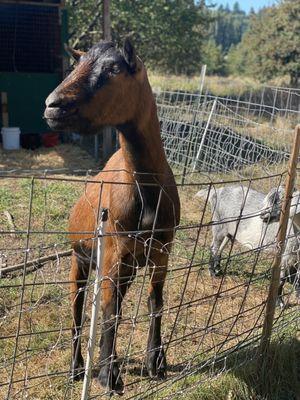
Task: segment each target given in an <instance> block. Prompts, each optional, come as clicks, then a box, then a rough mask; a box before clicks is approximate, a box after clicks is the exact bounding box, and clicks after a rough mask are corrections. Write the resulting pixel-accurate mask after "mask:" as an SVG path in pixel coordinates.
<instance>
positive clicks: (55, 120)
mask: <svg viewBox="0 0 300 400" xmlns="http://www.w3.org/2000/svg"><path fill="white" fill-rule="evenodd" d="M44 119H45V120H46V121H47V124H48V125H49V127H50V128H51V129H56V130H69V129H72V127H73V126H74V125H75V126H76V120H77V119H78V109H77V108H61V107H46V109H45V111H44Z"/></svg>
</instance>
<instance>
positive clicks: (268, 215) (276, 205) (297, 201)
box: [260, 186, 300, 222]
mask: <svg viewBox="0 0 300 400" xmlns="http://www.w3.org/2000/svg"><path fill="white" fill-rule="evenodd" d="M284 194H285V190H284V188H283V187H282V186H279V187H278V188H273V189H271V190H270V192H269V193H268V194H267V195H266V197H265V199H264V204H263V207H262V209H261V212H260V217H261V219H262V220H263V221H264V222H277V221H279V218H280V212H281V206H282V202H283V199H284ZM296 215H297V216H298V215H300V192H298V191H294V193H293V197H292V201H291V208H290V215H289V218H292V219H293V218H294V217H295V216H296Z"/></svg>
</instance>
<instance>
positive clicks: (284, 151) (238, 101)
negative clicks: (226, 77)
mask: <svg viewBox="0 0 300 400" xmlns="http://www.w3.org/2000/svg"><path fill="white" fill-rule="evenodd" d="M299 94H300V92H299V90H297V89H291V88H286V89H285V88H275V87H274V88H273V87H264V88H263V90H262V92H261V93H259V94H258V93H256V95H255V97H254V95H252V94H251V93H249V98H245V97H244V98H243V97H235V98H232V97H230V96H228V97H221V96H219V97H218V96H214V95H211V94H210V93H209V92H208V91H207V90H206V92H205V93H203V94H199V93H198V94H197V93H194V94H191V93H187V92H180V91H177V92H172V91H157V92H156V100H157V104H158V111H159V117H160V122H161V131H162V138H163V141H164V146H165V150H166V154H167V156H168V159H169V162H170V164H171V165H172V166H173V168H175V169H177V170H178V171H181V172H182V171H183V175H185V174H187V173H189V172H195V171H207V172H222V173H227V172H230V171H233V170H236V171H240V173H241V174H243V169H245V168H247V167H248V170H249V169H250V170H252V167H253V165H255V164H257V163H260V167H263V168H264V169H265V170H266V173H271V170H273V169H274V166H276V165H277V164H278V163H280V165H282V164H283V163H284V162H286V161H287V160H288V157H289V153H290V151H291V146H292V142H293V132H294V127H295V125H296V124H297V123H298V122H299V119H300V118H299V117H300V110H299V104H300V103H299ZM244 96H245V95H244Z"/></svg>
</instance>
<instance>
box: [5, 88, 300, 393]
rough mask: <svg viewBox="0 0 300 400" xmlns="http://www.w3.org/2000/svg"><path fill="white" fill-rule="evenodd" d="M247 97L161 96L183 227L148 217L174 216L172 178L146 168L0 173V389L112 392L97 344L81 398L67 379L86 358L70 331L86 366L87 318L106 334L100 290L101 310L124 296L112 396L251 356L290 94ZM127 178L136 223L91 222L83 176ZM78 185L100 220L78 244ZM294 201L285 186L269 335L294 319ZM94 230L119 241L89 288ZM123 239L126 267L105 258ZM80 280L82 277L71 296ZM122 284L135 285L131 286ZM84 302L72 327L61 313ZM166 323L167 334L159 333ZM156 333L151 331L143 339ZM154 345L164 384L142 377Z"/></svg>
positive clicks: (182, 389) (294, 117) (285, 330)
mask: <svg viewBox="0 0 300 400" xmlns="http://www.w3.org/2000/svg"><path fill="white" fill-rule="evenodd" d="M249 96H250V97H249V98H245V97H239V98H235V99H233V98H231V99H230V98H221V97H215V96H212V95H210V94H209V93H208V92H206V93H204V94H201V95H200V94H199V95H197V94H189V93H182V92H160V93H157V94H156V100H157V104H158V111H159V117H160V121H161V131H162V138H163V142H164V148H165V152H166V154H167V158H168V161H169V163H170V165H171V166H172V168H173V171H174V173H175V174H176V176H175V178H176V186H177V189H178V192H179V196H180V202H181V219H180V223H176V224H175V225H176V226H175V228H174V227H172V229H171V228H166V227H165V226H159V225H157V224H156V222H157V219H156V218H155V215H158V214H159V213H161V214H162V215H163V214H166V213H172V212H173V211H172V210H173V208H172V204H170V205H169V207H163V206H162V203H161V198H162V196H165V193H167V192H168V190H169V187H168V186H167V185H164V184H162V183H160V184H157V183H153V177H152V179H151V183H149V182H148V183H147V182H146V183H145V182H140V181H139V180H138V178H137V176H135V177H133V180H132V183H124V182H123V181H117V180H114V181H113V182H111V181H109V180H108V179H107V176H106V175H105V173H103V175H102V176H100V178H99V177H98V178H97V179H98V181H97V182H95V178H94V175H95V174H96V172H97V171H88V172H87V171H81V170H74V171H71V170H63V169H61V170H56V171H55V170H52V171H43V172H42V171H37V170H36V171H34V173H33V171H30V170H27V171H25V170H23V171H17V170H10V171H8V170H7V171H1V174H0V182H1V183H0V207H1V213H0V232H1V236H0V272H1V280H0V316H1V319H0V326H1V333H0V371H1V372H0V397H1V398H5V399H23V398H29V399H48V398H55V399H78V398H80V397H82V396H83V397H82V398H83V399H86V398H89V399H96V398H102V397H104V396H106V395H109V394H111V392H112V391H111V388H110V387H101V386H100V385H99V382H98V381H97V377H99V372H101V371H100V367H103V359H101V358H100V362H99V355H98V353H99V351H98V349H97V346H96V349H95V351H94V354H93V355H92V354H91V353H89V356H90V357H91V361H92V365H91V367H90V368H89V370H88V372H89V373H91V375H92V377H95V378H96V379H93V380H92V381H91V383H90V384H89V382H88V384H87V385H86V391H85V394H84V395H83V394H82V393H84V392H83V390H85V389H83V388H82V382H81V381H75V382H74V381H73V380H74V378H76V377H79V376H77V375H80V377H83V375H84V374H83V372H86V371H84V370H82V369H83V365H81V370H80V368H79V369H78V368H77V369H75V371H73V374H72V373H71V371H72V367H74V365H73V362H72V351H73V352H74V344H75V345H76V346H75V347H76V348H77V349H78V347H77V344H78V339H79V338H80V339H81V345H82V355H83V358H84V360H85V361H86V359H87V358H88V357H87V352H88V351H90V347H89V340H91V338H90V337H89V335H90V333H89V332H90V328H91V325H93V324H95V326H96V332H97V336H96V343H98V342H99V340H100V332H101V331H102V334H103V332H104V333H105V332H106V331H107V330H108V329H107V317H106V319H105V318H104V317H103V316H100V317H99V318H96V319H95V317H93V314H92V311H91V310H93V309H94V308H95V305H94V304H95V298H93V292H94V288H95V287H96V290H95V293H96V295H100V298H101V300H102V307H103V303H105V302H106V303H107V300H105V299H107V293H108V292H109V290H110V289H111V288H113V289H114V293H115V296H116V298H115V301H116V303H117V304H120V302H121V300H123V297H124V301H123V303H122V309H121V308H120V306H118V307H117V309H116V310H114V312H112V313H111V314H110V317H109V321H110V323H111V325H110V328H109V329H111V328H112V330H113V331H114V334H112V336H111V337H112V338H113V341H114V344H113V346H112V348H114V347H115V345H116V347H117V354H118V355H117V356H116V354H115V353H114V351H112V353H110V354H106V358H105V360H104V361H105V362H106V365H110V368H111V370H112V369H114V368H115V366H116V365H118V369H117V376H115V379H117V380H120V379H121V378H122V381H123V383H124V388H121V389H120V390H119V391H123V389H124V392H125V398H127V399H131V398H139V399H142V398H160V399H171V398H172V399H173V398H181V396H185V397H186V396H187V394H188V393H189V392H193V390H196V389H197V387H199V385H201V384H207V383H208V382H209V381H210V379H211V378H215V377H218V376H219V375H220V374H221V373H222V372H224V371H228V370H236V369H237V368H243V367H245V366H247V365H250V364H251V363H253V362H254V361H255V360H256V359H257V354H258V344H259V342H260V340H261V335H262V328H263V323H264V315H265V307H266V301H267V296H268V290H269V286H270V276H271V266H272V263H273V260H274V255H275V254H276V252H277V234H278V229H279V222H278V220H279V216H280V206H281V201H282V185H283V184H284V182H285V180H286V178H287V175H288V173H287V160H288V159H289V157H290V153H291V148H292V140H293V128H294V126H295V123H296V122H297V121H298V120H299V99H298V96H299V91H297V90H293V89H283V88H268V89H267V88H266V89H265V90H264V91H263V92H262V93H261V96H258V95H257V94H255V95H254V94H251V93H250V94H249ZM146 181H147V179H146ZM128 184H129V185H132V187H134V189H135V190H134V193H135V197H136V201H137V202H138V204H140V214H139V215H137V216H136V219H135V221H133V222H132V229H130V230H126V229H124V228H123V227H122V226H121V225H120V223H119V221H118V216H116V215H113V213H112V210H111V209H110V208H109V207H108V215H109V221H110V224H111V225H113V226H114V229H110V230H108V231H104V232H100V233H99V224H100V220H99V216H100V208H101V206H102V205H101V201H99V202H98V203H97V205H96V206H95V203H93V201H94V200H93V199H92V198H91V197H90V194H89V187H90V186H91V185H96V188H97V190H96V192H97V193H99V192H101V190H102V188H103V187H105V186H106V185H111V186H112V187H113V188H114V189H115V192H116V193H118V192H119V193H124V192H126V190H125V186H126V185H128ZM149 185H150V186H149ZM149 187H150V189H149ZM296 187H297V185H296ZM147 190H148V193H149V190H150V192H151V193H152V195H153V198H154V199H155V204H154V218H153V221H154V222H153V224H150V225H149V224H148V225H147V223H145V221H147V218H146V217H147V212H148V209H147V207H148V204H147V198H146V196H145V193H146V192H147ZM153 193H154V194H155V195H154V194H153ZM80 196H82V197H81V198H82V199H83V200H82V201H84V202H85V204H86V206H85V207H86V208H85V210H86V215H85V216H84V217H85V218H88V215H89V214H92V215H93V216H94V217H93V218H94V220H93V221H94V222H93V223H92V224H90V228H89V230H87V231H82V232H77V233H78V234H80V235H81V236H80V239H78V240H75V239H74V237H72V235H70V232H69V227H68V220H69V215H70V210H71V209H72V206H73V205H74V203H75V202H76V201H77V200H78V199H79V198H80ZM299 198H300V196H299V192H297V191H295V192H294V193H293V200H292V207H291V213H290V218H289V222H288V232H287V236H286V240H285V244H286V246H285V251H284V255H283V261H282V268H281V270H282V274H281V283H284V286H283V293H282V295H281V296H280V297H279V298H278V300H280V301H279V302H280V303H281V305H282V306H283V305H284V307H281V308H280V307H278V308H277V310H276V314H275V321H274V324H273V328H272V332H273V336H274V337H276V339H278V341H279V342H280V340H281V338H283V337H284V336H285V335H289V334H291V335H293V333H294V331H295V330H296V329H297V328H299V309H298V307H297V302H298V298H297V295H298V297H299V287H300V282H299V270H298V263H299V241H298V237H299V226H300V220H299V221H298V219H299V218H300V217H299V215H300V214H299V210H298V202H299ZM125 200H126V199H125V198H123V199H122V201H123V202H124V208H126V206H127V204H126V201H125ZM173 206H174V205H173ZM167 208H168V209H167ZM144 212H145V215H146V217H145V216H144V217H145V218H144V217H143V213H144ZM137 214H138V213H137ZM266 214H267V217H266ZM143 218H144V219H143ZM143 224H144V225H143ZM145 224H146V225H145ZM170 231H172V232H171V233H170ZM173 234H174V236H173ZM168 238H170V239H168ZM101 241H102V242H103V241H104V243H105V242H107V243H108V242H109V241H111V242H112V243H114V246H115V251H114V252H112V253H111V254H110V256H111V257H110V264H109V265H110V267H109V268H106V269H102V272H101V274H100V277H99V279H100V283H101V289H99V290H98V289H97V286H95V283H96V284H97V279H96V278H97V277H96V278H95V274H94V273H93V272H92V269H94V268H95V267H96V265H98V264H99V259H100V257H97V252H98V253H99V251H100V250H99V248H100V247H101V246H100V247H99V243H100V242H101ZM124 243H125V245H126V246H127V250H128V251H127V255H126V259H123V260H122V262H121V263H120V262H119V261H116V259H115V258H114V257H115V254H118V252H119V250H120V247H121V244H122V246H123V244H124ZM87 244H89V247H88V250H87ZM72 245H73V247H74V248H75V250H72V249H71V246H72ZM100 253H101V252H100ZM104 254H105V252H104ZM98 255H99V254H98ZM74 257H75V258H76V259H77V262H79V263H81V266H82V268H83V267H84V268H87V267H88V274H87V275H88V276H87V282H86V280H85V279H78V276H77V279H74V276H73V275H72V273H71V275H70V269H71V263H72V262H74ZM72 259H73V261H72ZM97 260H98V261H97ZM166 260H168V262H167V261H166ZM100 264H101V263H100ZM166 264H168V268H167V269H166V268H165V267H166ZM98 267H99V265H98ZM161 267H163V268H161ZM124 271H125V272H124ZM157 271H160V272H161V273H162V275H161V278H160V279H159V280H158V282H159V283H160V285H161V286H162V284H163V282H164V289H163V296H162V297H163V304H162V303H161V300H162V299H160V300H159V305H158V306H155V304H154V303H155V302H153V301H152V302H151V296H150V300H149V285H150V294H151V282H152V283H153V277H154V275H155V274H156V272H157ZM162 271H163V272H162ZM124 282H125V283H126V285H125V283H124ZM74 283H76V284H80V283H83V285H82V286H80V287H79V289H78V287H77V286H76V287H77V289H78V291H77V289H76V290H75V289H74ZM124 285H125V286H126V287H127V286H130V288H129V290H128V293H126V296H125V293H124V290H123V288H124ZM109 287H110V289H109ZM281 289H282V288H281V287H280V290H281ZM278 294H280V293H278ZM70 297H71V300H70ZM79 298H81V299H82V304H83V313H82V320H81V321H80V323H78V320H77V321H76V320H75V319H74V318H73V316H74V310H73V311H72V310H71V306H72V305H74V304H75V303H76V302H77V301H78V299H79ZM156 300H157V299H156ZM149 304H150V305H149ZM160 319H162V325H161V332H159V329H157V328H156V329H154V328H153V326H155V324H156V322H155V321H157V320H160ZM156 325H157V324H156ZM72 328H73V337H72V335H71V330H72ZM153 329H154V331H155V332H156V335H158V336H156V339H157V340H156V343H155V346H154V347H153V346H152V347H151V346H149V339H148V338H149V335H150V337H151V335H152V337H153ZM117 331H118V332H117ZM74 332H75V334H74ZM116 333H117V334H116ZM160 334H161V335H160ZM154 336H155V335H154ZM159 336H161V342H160V341H159V339H158V337H159ZM102 342H103V340H102ZM102 349H103V348H102ZM163 349H164V353H163ZM75 351H77V352H78V350H75ZM153 354H155V357H157V359H158V360H160V363H158V362H157V365H155V363H154V368H156V369H157V368H158V367H160V369H161V370H162V371H161V376H159V377H160V378H165V379H156V378H157V376H156V377H153V376H152V377H149V375H155V373H153V371H151V368H149V358H151V357H152V356H153ZM163 354H165V355H166V359H167V364H166V365H165V364H164V357H163ZM75 357H76V356H75ZM100 357H101V354H100ZM159 364H160V365H159ZM152 366H153V365H152ZM150 367H151V365H150ZM162 367H163V368H162ZM73 369H74V368H73ZM158 369H159V368H158ZM74 372H75V374H74ZM154 372H155V371H154ZM156 372H157V371H156ZM72 375H73V376H72ZM100 375H101V373H100ZM156 375H159V374H156ZM72 378H73V379H72Z"/></svg>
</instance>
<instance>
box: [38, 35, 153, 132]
mask: <svg viewBox="0 0 300 400" xmlns="http://www.w3.org/2000/svg"><path fill="white" fill-rule="evenodd" d="M69 51H70V52H72V55H73V57H74V58H75V60H77V64H76V66H75V68H74V70H73V71H72V72H71V73H70V75H69V76H68V77H67V78H66V79H65V80H64V81H63V82H62V83H61V84H60V85H59V86H58V87H57V88H56V89H55V90H54V91H53V92H52V93H51V94H50V95H49V96H48V98H47V99H46V109H45V113H44V117H45V119H46V120H47V123H48V125H49V126H50V127H51V128H52V129H56V130H60V131H74V130H75V131H79V132H82V133H93V132H97V130H98V129H99V127H101V126H105V125H114V126H116V125H120V124H123V123H126V122H128V121H130V120H132V119H133V118H134V117H135V114H136V112H137V107H138V106H139V104H140V97H141V96H140V93H141V88H142V87H144V83H145V81H147V79H146V72H145V68H144V66H143V63H142V61H141V60H140V59H139V58H138V57H137V56H136V53H135V50H134V47H133V46H132V44H131V42H130V40H129V39H125V42H124V46H123V50H122V51H120V50H118V49H117V48H116V47H115V46H114V44H113V43H112V42H106V41H102V42H100V43H99V44H97V45H95V46H93V47H92V48H91V49H90V50H89V51H88V52H87V53H83V52H80V51H77V50H71V49H69ZM147 82H148V81H147Z"/></svg>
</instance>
